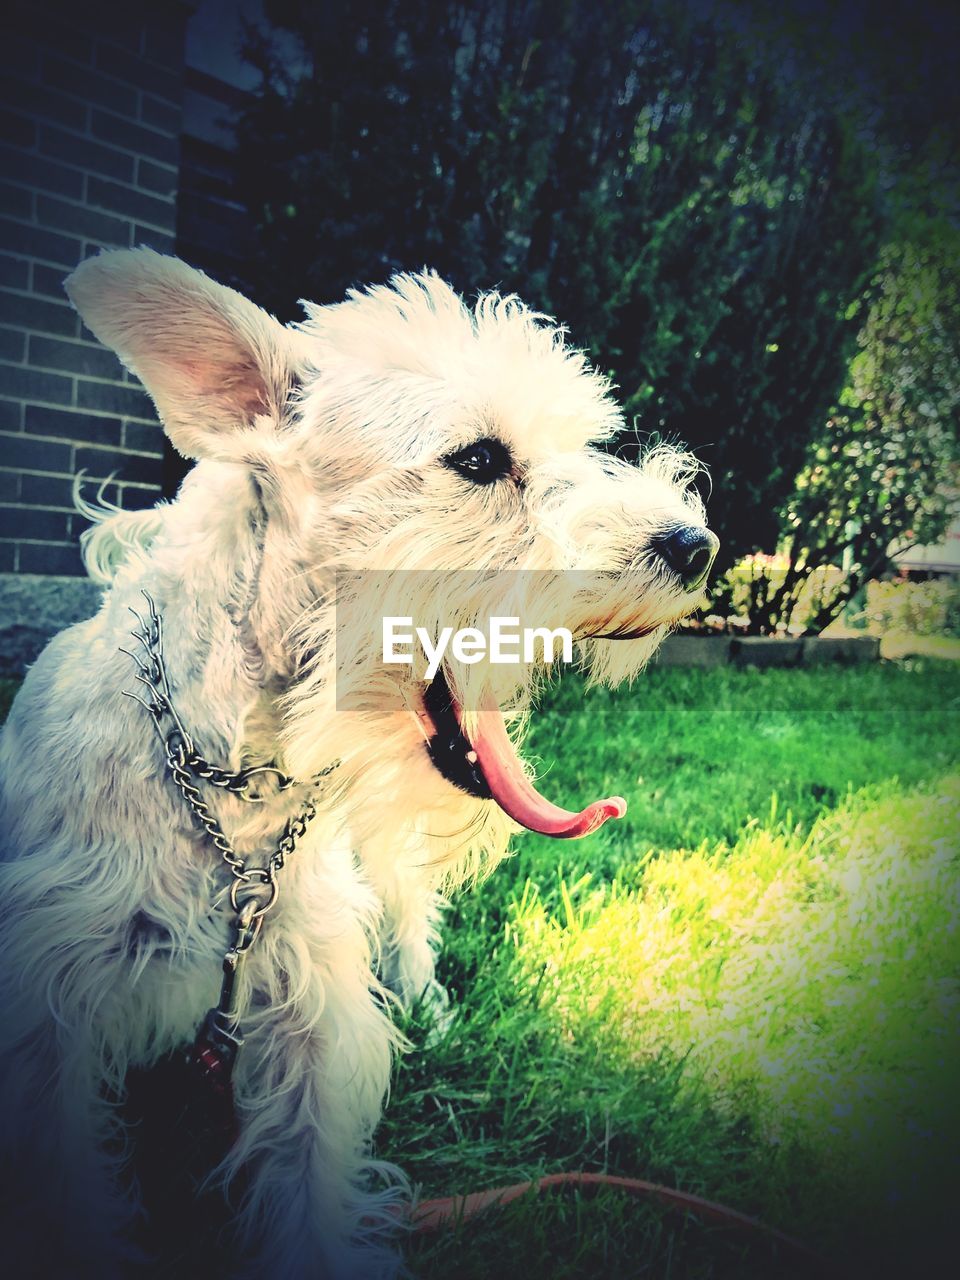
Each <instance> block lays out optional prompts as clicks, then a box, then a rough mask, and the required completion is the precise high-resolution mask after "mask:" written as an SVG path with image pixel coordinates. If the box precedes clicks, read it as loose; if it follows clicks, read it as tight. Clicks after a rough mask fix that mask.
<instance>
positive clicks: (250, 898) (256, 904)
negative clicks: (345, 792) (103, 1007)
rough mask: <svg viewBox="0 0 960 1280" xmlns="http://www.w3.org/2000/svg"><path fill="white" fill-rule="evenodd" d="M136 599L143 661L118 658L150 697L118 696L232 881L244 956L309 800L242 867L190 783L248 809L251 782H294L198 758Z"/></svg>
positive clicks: (159, 624) (153, 632)
mask: <svg viewBox="0 0 960 1280" xmlns="http://www.w3.org/2000/svg"><path fill="white" fill-rule="evenodd" d="M141 594H142V595H143V598H144V599H145V600H146V602H147V608H148V610H149V621H146V620H145V619H144V618H143V617H141V615H140V614H139V613H138V612H137V610H136V609H134V608H132V607H131V609H130V612H131V613H132V614H133V616H134V617H135V618H136V620H137V623H138V628H137V629H136V630H134V631H133V632H132V633H131V634H132V635H133V637H134V639H135V640H136V641H137V642H138V643H139V644H140V646H141V647H142V649H143V654H144V656H143V658H141V657H139V656H138V655H137V654H135V653H131V652H130V650H129V649H121V653H125V654H127V656H128V657H130V658H132V659H133V661H134V662H135V663H136V664H137V674H136V677H135V678H136V679H137V680H138V681H139V682H140V683H141V684H142V685H143V686H144V688H145V689H147V690H148V691H149V694H150V698H149V700H147V699H144V698H142V697H140V695H139V694H137V693H130V692H129V691H128V690H122V692H123V695H124V697H127V698H132V699H133V700H134V701H135V702H139V703H140V705H141V706H142V707H143V708H144V709H145V710H146V711H147V712H149V714H150V718H151V720H152V722H153V725H154V728H155V729H156V731H157V733H158V735H159V737H160V740H161V742H162V743H163V749H164V755H165V756H166V761H167V768H168V769H169V770H170V775H171V777H172V778H173V781H174V782H175V783H176V785H177V788H178V790H179V791H180V794H181V795H182V796H183V798H184V800H185V801H186V803H187V805H188V807H189V808H190V810H191V812H192V813H193V815H194V817H195V818H196V820H197V822H198V823H199V824H200V826H201V827H202V828H203V830H204V831H205V832H206V834H207V835H208V836H209V837H210V840H211V842H212V844H213V845H214V847H215V848H216V849H217V851H218V852H219V854H220V856H221V858H222V859H223V861H224V862H225V863H226V865H227V866H228V867H229V868H230V873H231V875H232V876H233V881H232V883H231V885H230V905H231V907H232V908H233V910H234V912H235V913H236V916H237V927H238V929H241V930H242V933H243V939H242V940H243V946H242V951H246V950H247V949H248V948H249V947H250V946H251V945H252V944H253V942H254V941H255V940H256V937H257V935H258V934H259V932H260V926H261V924H262V921H263V917H264V916H265V915H266V913H267V912H268V911H269V910H270V909H271V907H273V906H274V904H275V903H276V901H277V897H278V895H279V891H280V890H279V883H278V881H277V875H278V874H279V872H280V871H282V870H283V867H284V864H285V862H286V860H287V858H288V857H290V855H291V854H292V853H294V851H295V850H296V847H297V843H298V841H299V840H301V839H302V838H303V835H304V833H305V832H306V830H307V827H308V826H309V824H310V822H311V821H312V820H313V819H314V818H315V817H316V813H317V809H316V805H315V804H314V803H313V800H312V799H309V798H308V799H307V801H306V803H305V804H304V806H303V808H302V809H301V811H300V813H299V814H297V815H296V816H295V817H293V818H291V819H290V820H289V821H288V822H287V824H286V827H285V828H284V832H283V835H282V836H281V837H280V839H279V840H278V842H277V847H276V849H275V850H274V851H273V853H272V854H271V855H270V858H269V860H268V862H267V865H266V866H265V867H247V865H246V863H245V862H244V861H243V859H242V858H241V857H240V856H239V855H238V854H237V852H236V850H235V849H234V847H233V845H232V844H231V843H230V840H229V838H228V836H227V835H226V833H225V832H224V830H223V828H222V827H221V825H220V823H219V822H218V821H217V819H216V818H215V817H214V815H213V814H212V813H211V811H210V807H209V805H208V804H207V803H206V802H205V800H204V799H203V796H202V794H201V792H200V790H199V788H198V787H197V786H196V785H195V784H194V779H199V780H201V781H203V782H209V783H210V784H211V785H212V786H215V787H221V788H223V789H224V790H227V791H229V792H231V793H232V794H233V795H236V796H239V798H240V799H241V800H245V801H247V802H248V803H251V804H262V803H263V801H264V800H265V799H266V797H265V796H263V795H258V794H254V793H252V792H251V791H250V779H251V778H253V777H256V776H262V775H265V774H273V775H274V776H275V777H276V778H277V787H278V790H279V791H286V790H288V789H289V788H290V787H292V786H296V785H297V783H296V779H294V778H290V777H288V776H287V775H286V774H284V773H282V772H281V771H280V770H279V769H278V768H276V766H275V765H259V766H257V767H256V768H252V769H243V770H240V771H239V772H236V773H231V772H230V771H229V770H227V769H222V768H219V767H218V766H217V765H212V764H210V763H209V762H208V761H207V760H205V759H204V758H203V756H202V755H201V754H200V752H199V751H198V750H197V749H196V746H195V745H194V742H193V739H192V737H191V736H190V734H189V733H188V732H187V730H186V729H185V728H184V725H183V722H182V721H181V719H180V717H179V715H178V714H177V712H176V709H175V708H174V706H173V702H172V699H171V692H170V683H169V681H168V679H167V673H166V668H165V666H164V661H163V620H162V619H161V617H160V615H159V614H158V613H157V609H156V605H155V604H154V602H153V599H152V597H151V596H150V594H149V593H148V592H147V591H141ZM164 717H167V718H169V719H170V720H172V721H173V726H174V727H173V728H172V729H171V730H170V731H169V732H166V731H164V728H163V726H162V723H161V722H162V720H163V719H164ZM339 764H340V761H339V760H335V761H334V762H333V764H330V765H328V766H327V767H326V768H325V769H323V770H322V771H321V772H320V773H318V774H316V775H315V776H314V777H313V778H311V779H310V783H309V785H310V786H311V788H315V787H316V786H318V785H319V784H320V783H321V782H322V781H323V779H324V778H326V777H328V776H329V775H330V774H331V773H332V772H333V771H334V769H336V768H337V767H338V766H339ZM238 941H239V939H238ZM234 950H236V947H235V948H234Z"/></svg>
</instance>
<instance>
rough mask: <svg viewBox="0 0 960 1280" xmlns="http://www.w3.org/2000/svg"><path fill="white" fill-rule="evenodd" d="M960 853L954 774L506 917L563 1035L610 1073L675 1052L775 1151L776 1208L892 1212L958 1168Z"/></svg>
mask: <svg viewBox="0 0 960 1280" xmlns="http://www.w3.org/2000/svg"><path fill="white" fill-rule="evenodd" d="M958 863H960V778H957V777H953V778H950V779H948V780H945V781H944V782H943V783H942V784H941V785H940V786H938V787H937V788H936V789H935V790H932V791H925V790H921V791H915V792H913V793H911V794H908V795H898V794H896V793H895V792H894V793H891V794H888V795H887V796H886V797H884V798H878V797H877V796H876V795H875V794H874V795H870V794H867V795H865V796H860V797H857V798H856V800H855V801H853V802H852V803H851V804H849V805H848V806H846V807H845V808H844V809H843V810H842V811H841V812H839V813H837V814H834V815H832V816H830V817H828V818H825V819H822V820H820V821H819V822H818V823H816V824H815V825H814V827H813V829H812V831H811V832H810V833H809V834H808V835H806V836H804V835H802V834H800V833H795V832H791V831H789V830H784V829H783V827H782V826H781V827H779V828H778V826H777V824H776V822H775V820H774V821H772V822H770V823H768V824H767V825H766V826H759V825H758V826H754V827H752V828H751V829H748V830H747V831H746V832H745V833H744V834H743V835H742V836H741V837H740V839H739V840H738V841H736V843H735V844H734V845H732V846H727V845H725V844H722V843H721V844H719V845H718V844H713V845H709V844H704V845H703V846H702V847H701V848H699V849H697V850H695V851H680V852H677V853H675V854H672V855H670V856H667V857H661V858H659V859H654V860H648V861H647V862H646V864H645V865H643V866H642V867H639V868H633V869H631V870H630V871H626V872H624V873H623V874H622V875H621V876H620V877H619V878H618V879H617V880H616V881H615V882H614V883H612V884H610V885H607V886H600V887H594V886H593V885H592V883H591V882H590V880H589V879H588V878H587V877H584V878H582V879H581V881H580V882H579V883H576V884H572V885H571V884H566V883H563V884H561V886H560V904H561V905H560V909H559V910H555V909H553V910H552V909H549V908H548V907H546V906H545V905H544V902H543V900H542V898H541V896H540V894H539V892H538V890H537V889H536V887H535V886H534V885H533V884H532V883H528V885H527V886H526V888H525V890H524V892H523V894H522V895H521V897H520V898H519V901H518V902H517V904H516V907H515V910H514V913H513V920H512V922H511V925H510V934H511V936H512V938H513V939H514V941H515V945H516V947H517V950H518V954H519V956H520V957H521V959H522V960H523V962H524V965H525V968H526V970H527V972H528V973H530V974H537V975H538V986H539V993H540V999H541V1001H542V1003H543V1007H544V1008H549V1009H550V1011H551V1015H552V1017H554V1018H555V1019H556V1020H557V1021H558V1023H559V1024H560V1025H561V1026H562V1028H563V1030H564V1032H565V1033H566V1034H567V1035H568V1036H569V1038H570V1041H571V1042H576V1043H582V1042H583V1041H584V1040H587V1039H589V1040H590V1041H592V1042H594V1043H597V1044H600V1045H602V1046H603V1053H604V1055H605V1057H606V1060H607V1062H608V1063H609V1066H610V1070H611V1071H617V1070H621V1069H628V1064H629V1063H630V1062H631V1061H644V1060H657V1059H662V1058H663V1057H664V1056H666V1057H667V1058H673V1059H675V1060H682V1061H683V1064H684V1067H683V1073H682V1076H681V1078H680V1079H679V1081H678V1090H679V1092H680V1094H681V1095H682V1094H683V1092H684V1090H686V1089H692V1090H693V1091H694V1093H695V1095H696V1096H697V1097H703V1096H706V1097H707V1098H709V1100H710V1103H711V1105H712V1106H713V1107H714V1108H717V1109H718V1110H719V1112H720V1114H721V1115H723V1114H728V1115H730V1116H739V1115H743V1114H745V1115H747V1116H749V1117H750V1120H751V1122H752V1128H753V1131H754V1134H755V1137H756V1138H757V1139H758V1140H759V1141H760V1143H762V1144H767V1145H769V1146H770V1147H773V1148H780V1149H781V1150H782V1151H783V1152H784V1153H785V1158H783V1159H780V1160H777V1159H773V1160H771V1161H769V1162H768V1163H767V1183H766V1186H765V1187H764V1189H763V1201H764V1209H765V1212H766V1213H767V1215H768V1216H770V1217H772V1218H774V1219H775V1220H778V1221H781V1222H784V1223H785V1224H787V1225H789V1226H791V1227H792V1228H793V1229H794V1230H796V1229H798V1228H801V1229H804V1230H806V1231H808V1232H811V1233H815V1234H826V1235H828V1236H829V1235H830V1233H831V1232H830V1229H831V1228H832V1229H833V1233H834V1234H836V1232H837V1229H838V1228H843V1229H844V1230H845V1231H849V1229H850V1227H851V1222H852V1221H856V1220H858V1219H859V1221H860V1224H861V1226H863V1227H864V1228H865V1227H866V1223H867V1219H868V1218H869V1220H870V1226H871V1228H872V1229H873V1230H874V1231H878V1230H879V1231H883V1230H885V1229H886V1228H887V1227H889V1225H890V1223H891V1221H893V1222H894V1223H896V1224H897V1225H899V1226H900V1227H902V1226H903V1225H904V1222H905V1221H909V1220H910V1219H911V1218H912V1217H913V1216H914V1215H916V1214H917V1213H925V1214H929V1207H930V1203H931V1200H932V1201H933V1202H936V1203H938V1204H941V1205H943V1204H944V1203H945V1199H944V1188H945V1186H948V1185H951V1184H952V1183H953V1181H954V1180H955V1178H956V1174H957V1157H956V1151H957V1144H958V1139H960V1105H958V1102H957V1100H956V1091H955V1073H956V1065H957V1063H958V1062H960V1021H958V1012H960V932H958V929H960V875H958V870H960V867H958ZM801 1166H803V1167H805V1173H804V1178H803V1181H802V1184H801V1183H799V1182H798V1180H797V1176H796V1175H797V1170H798V1168H800V1167H801Z"/></svg>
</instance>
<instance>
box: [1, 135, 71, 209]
mask: <svg viewBox="0 0 960 1280" xmlns="http://www.w3.org/2000/svg"><path fill="white" fill-rule="evenodd" d="M0 172H2V173H3V175H4V177H5V178H10V179H12V180H13V181H14V182H19V183H22V184H23V185H24V186H28V187H39V188H40V189H41V190H43V191H53V192H55V193H56V194H57V195H61V196H73V197H74V199H77V200H79V199H80V198H81V197H82V195H83V174H82V173H80V172H79V171H78V170H76V169H66V168H64V166H63V165H62V164H53V163H51V162H50V161H49V160H44V159H43V157H42V156H39V155H37V153H36V152H35V151H15V150H14V149H13V148H12V147H0ZM7 212H9V213H10V214H12V215H13V216H18V215H16V214H14V212H13V210H8V211H7ZM19 216H21V217H26V218H30V217H32V216H33V211H32V209H30V210H28V211H27V212H26V213H25V214H21V215H19Z"/></svg>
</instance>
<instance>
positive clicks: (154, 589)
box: [115, 462, 290, 769]
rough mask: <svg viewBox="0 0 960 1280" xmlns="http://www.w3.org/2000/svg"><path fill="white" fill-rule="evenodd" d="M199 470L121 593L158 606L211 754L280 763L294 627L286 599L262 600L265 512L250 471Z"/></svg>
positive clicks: (234, 762)
mask: <svg viewBox="0 0 960 1280" xmlns="http://www.w3.org/2000/svg"><path fill="white" fill-rule="evenodd" d="M199 467H200V468H203V474H202V476H200V475H198V477H197V481H196V482H195V483H192V484H191V483H190V481H189V480H188V481H187V483H186V484H185V485H184V487H183V490H182V491H181V495H180V497H179V498H178V499H177V502H176V504H175V506H176V518H175V519H170V520H168V521H167V522H166V525H165V528H164V531H163V533H161V535H160V536H159V537H158V538H157V539H156V541H155V543H154V544H153V545H152V546H151V547H150V548H149V549H148V550H147V552H146V553H145V554H144V555H142V556H140V557H137V559H136V561H135V563H134V564H132V565H131V569H130V572H125V573H124V574H123V575H122V577H121V578H120V579H118V582H117V585H116V588H115V594H116V595H119V596H120V597H121V600H122V604H123V606H124V607H126V606H128V605H133V606H134V607H137V600H136V597H137V596H138V594H139V591H140V589H146V590H147V591H149V593H150V595H151V596H152V597H153V598H154V600H155V601H156V604H157V608H158V610H159V612H160V613H161V615H162V617H163V621H164V660H165V663H166V667H167V674H168V676H169V679H170V683H171V687H172V689H173V691H174V696H175V701H176V705H177V709H178V711H179V713H180V715H181V716H182V718H183V720H184V723H185V724H186V725H187V727H188V728H189V729H190V731H191V733H193V734H194V735H195V737H196V739H197V742H198V744H199V745H200V746H201V747H202V748H203V750H204V751H206V752H207V753H208V754H216V753H219V754H220V757H221V760H222V761H223V763H224V764H225V765H227V766H228V767H230V768H236V769H238V768H241V767H244V766H246V765H250V764H262V763H267V762H276V763H279V761H278V759H277V757H278V752H279V741H278V740H279V731H280V713H279V710H278V701H279V698H280V697H281V695H282V694H283V692H284V691H285V689H286V687H287V684H288V682H289V679H290V669H289V664H288V661H287V659H286V657H285V654H284V651H283V646H282V639H283V632H284V629H285V626H286V625H288V624H287V621H286V619H285V618H284V617H283V612H282V607H281V606H282V604H283V602H282V601H279V602H277V601H275V602H272V604H271V602H270V601H267V600H264V598H263V591H262V583H261V575H262V566H263V559H264V550H265V543H266V538H267V517H266V513H265V511H264V509H263V505H262V502H261V500H260V495H259V491H258V489H257V487H256V485H255V484H254V482H253V481H252V479H251V477H250V475H249V473H247V472H246V471H245V470H244V469H242V468H240V467H237V466H233V465H231V464H219V463H212V462H204V463H201V464H199ZM198 470H199V468H198ZM212 492H214V493H215V494H216V499H215V500H211V496H210V495H211V493H212ZM139 603H140V604H141V605H142V601H140V602H139Z"/></svg>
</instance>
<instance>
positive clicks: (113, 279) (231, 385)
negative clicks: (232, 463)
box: [65, 249, 302, 458]
mask: <svg viewBox="0 0 960 1280" xmlns="http://www.w3.org/2000/svg"><path fill="white" fill-rule="evenodd" d="M65 288H66V291H67V294H68V295H69V297H70V301H71V302H72V303H73V305H74V306H75V307H76V309H77V311H79V313H80V315H81V316H82V318H83V321H84V323H85V324H86V325H87V326H88V327H89V328H90V329H92V331H93V332H94V334H96V336H97V337H98V338H99V339H100V341H101V342H103V343H104V344H105V345H106V346H109V347H112V348H113V350H114V351H115V352H116V353H117V355H118V356H119V357H120V359H121V360H122V361H123V363H124V364H125V365H126V366H127V368H128V369H130V370H131V371H132V372H133V373H135V374H136V375H137V377H138V378H140V380H141V381H142V382H143V384H144V386H145V387H146V389H147V391H149V393H150V395H151V396H152V397H153V401H154V403H155V404H156V406H157V411H158V413H159V414H160V418H161V420H162V422H163V424H164V427H165V428H166V431H167V434H168V435H169V437H170V439H171V440H172V442H173V444H174V446H175V447H176V448H177V449H178V450H179V451H180V453H182V454H184V455H185V456H186V457H188V458H200V457H204V456H210V455H214V456H215V455H217V454H218V452H220V449H218V439H221V440H222V436H223V433H224V432H229V431H231V430H233V429H236V428H238V427H243V426H249V425H250V424H252V423H253V422H254V420H255V419H256V418H257V417H258V416H260V415H267V416H269V417H271V418H273V419H274V420H276V421H279V419H280V417H281V416H282V413H283V410H284V406H285V404H286V401H287V397H288V395H289V392H290V387H291V384H292V382H293V380H294V364H295V356H296V350H297V344H298V343H299V342H300V341H302V339H300V338H299V336H298V335H297V334H295V333H294V332H292V331H291V330H289V329H285V328H284V327H283V325H281V324H280V323H279V321H277V320H275V319H274V318H273V316H271V315H268V314H267V312H266V311H263V310H261V308H260V307H257V306H255V305H254V304H253V303H252V302H249V301H248V300H247V299H246V298H244V297H243V296H242V295H241V294H239V293H237V292H236V291H235V290H233V289H228V288H226V286H225V285H222V284H217V283H216V281H214V280H211V279H210V278H209V277H208V276H205V275H204V274H203V272H202V271H196V270H194V269H193V268H192V267H188V266H187V264H186V263H185V262H181V261H180V260H179V259H178V258H168V257H164V256H163V255H162V254H159V253H154V251H153V250H152V249H121V250H116V251H113V252H106V253H102V254H100V255H99V257H96V258H88V259H87V261H86V262H84V263H82V264H81V265H80V266H79V267H78V268H77V269H76V271H75V272H74V273H73V275H71V276H70V277H69V278H68V279H67V281H66V282H65Z"/></svg>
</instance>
